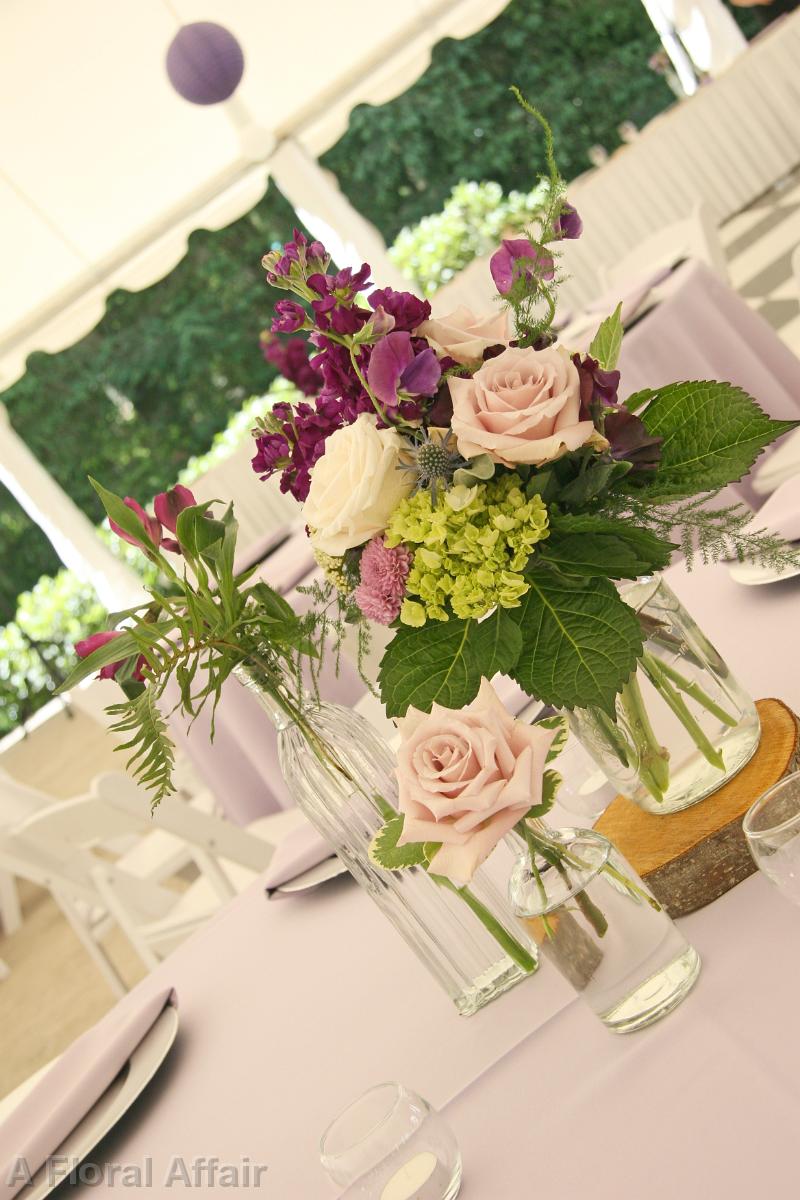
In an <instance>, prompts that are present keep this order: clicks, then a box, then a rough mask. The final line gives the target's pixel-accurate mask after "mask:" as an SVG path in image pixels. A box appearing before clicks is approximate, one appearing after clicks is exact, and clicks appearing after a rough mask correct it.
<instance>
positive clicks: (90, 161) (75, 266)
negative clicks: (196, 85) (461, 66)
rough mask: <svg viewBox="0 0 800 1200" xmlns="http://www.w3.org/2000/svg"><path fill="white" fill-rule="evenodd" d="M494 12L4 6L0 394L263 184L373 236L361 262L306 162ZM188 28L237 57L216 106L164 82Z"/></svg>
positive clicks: (82, 0) (0, 36)
mask: <svg viewBox="0 0 800 1200" xmlns="http://www.w3.org/2000/svg"><path fill="white" fill-rule="evenodd" d="M506 3H507V0H404V3H402V4H388V3H378V4H376V3H375V2H374V0H371V2H368V0H336V3H330V0H303V3H302V4H300V5H297V4H278V3H275V2H269V3H267V2H265V0H227V2H226V3H225V4H224V5H221V4H210V3H206V4H203V3H201V2H199V0H114V2H113V3H109V2H108V0H69V3H64V0H4V3H3V5H2V7H0V104H2V109H3V113H4V121H3V132H2V144H1V145H0V255H2V261H3V266H4V270H3V276H2V283H0V391H2V390H3V389H4V388H6V387H8V386H9V385H10V384H11V383H13V382H14V380H15V379H17V378H18V377H19V376H20V375H21V374H22V372H23V371H24V369H25V359H26V357H27V355H28V354H30V353H31V351H33V350H36V349H42V350H51V351H53V350H57V349H61V348H63V347H64V346H67V345H69V344H71V343H72V342H73V341H75V340H77V339H78V338H79V337H81V336H82V335H83V334H85V333H87V332H88V331H89V330H90V329H91V328H92V327H93V326H94V325H95V324H96V322H97V321H98V320H99V319H100V317H101V316H102V314H103V311H104V304H105V299H106V297H107V296H108V294H109V292H111V291H112V290H113V289H114V288H116V287H123V288H130V289H134V290H135V289H138V288H142V287H145V286H147V285H148V284H150V283H153V282H154V281H155V280H157V279H159V278H161V277H162V276H163V275H164V274H165V273H166V272H167V271H169V270H171V268H172V267H174V266H175V264H176V263H177V262H178V261H179V259H180V258H181V257H182V255H183V254H184V252H185V249H186V240H187V237H188V235H189V234H190V233H191V231H192V230H193V229H196V228H201V227H202V228H212V229H213V228H219V227H220V226H222V225H225V224H227V223H229V222H230V221H232V220H234V219H235V218H237V217H239V216H241V215H242V214H243V213H244V212H247V211H248V210H249V209H250V208H251V207H252V206H253V205H254V204H255V203H256V201H257V200H258V199H259V198H260V197H261V195H262V194H263V192H264V189H265V187H266V184H267V180H268V176H269V174H270V173H272V174H273V175H274V176H275V178H276V181H277V182H278V184H279V186H282V188H283V190H285V191H286V193H287V195H288V196H289V199H290V200H291V201H292V202H293V203H294V204H295V206H296V207H298V208H300V209H302V210H303V211H304V214H305V215H306V216H307V217H308V216H310V217H312V218H313V217H314V216H315V215H316V216H318V217H319V218H320V219H321V221H322V223H323V225H324V226H327V227H328V228H329V229H331V230H333V231H335V233H336V234H338V237H339V239H340V241H341V242H342V243H343V244H345V245H346V244H347V243H348V242H349V243H350V244H351V245H353V246H355V245H357V244H359V243H360V242H363V241H364V240H366V241H367V242H371V243H372V245H371V247H370V248H371V249H372V250H373V257H374V254H375V252H376V251H377V250H379V249H380V242H379V240H378V239H377V238H376V235H375V233H374V231H371V230H370V229H369V227H368V226H367V224H366V222H364V221H362V220H360V219H358V218H357V217H356V215H355V214H353V210H352V209H351V208H350V207H349V206H348V205H347V204H346V202H345V201H344V200H343V198H342V197H341V196H339V195H338V194H337V193H336V190H335V187H334V186H332V185H331V183H330V181H329V180H327V179H326V178H325V176H324V175H323V173H322V172H321V171H320V170H319V167H318V165H317V164H316V160H315V157H314V156H315V155H317V154H319V153H321V152H322V151H323V150H325V149H326V148H327V147H328V146H330V145H332V144H333V142H334V141H336V139H337V138H338V137H339V136H340V135H341V134H342V133H343V132H344V130H345V129H346V127H347V121H348V117H349V113H350V111H351V109H352V108H353V106H354V105H356V104H359V103H361V102H364V101H367V102H371V103H382V102H384V101H386V100H388V99H390V98H391V97H392V96H395V95H397V94H398V93H400V92H402V91H403V90H405V89H406V88H408V87H409V86H410V84H411V83H413V82H414V80H415V79H416V78H417V77H418V76H419V74H420V73H421V72H422V71H423V70H424V69H425V67H426V66H427V64H428V62H429V60H430V52H431V49H432V47H433V45H434V44H435V43H436V42H437V41H439V40H440V39H441V38H443V37H448V36H451V37H465V36H467V35H468V34H470V33H473V32H474V31H475V30H476V29H479V28H480V27H482V26H483V25H485V24H486V23H487V22H488V21H490V20H492V18H493V17H495V16H496V15H497V14H498V13H499V12H500V11H501V10H502V9H503V8H504V7H505V5H506ZM199 20H212V21H217V22H218V23H221V24H224V25H225V27H226V28H228V29H229V30H230V31H231V33H233V34H234V36H235V37H236V38H237V39H238V40H239V43H240V44H241V46H242V48H243V50H244V54H245V73H244V77H243V79H242V82H241V84H240V86H239V88H238V90H237V92H236V93H235V96H234V98H233V99H232V100H231V101H229V102H228V103H226V104H222V105H217V106H212V107H198V106H195V105H192V104H189V103H187V102H186V101H185V100H182V99H181V98H180V97H179V96H178V95H177V94H176V92H175V91H174V90H173V88H172V86H171V84H170V83H169V81H168V79H167V75H166V70H165V57H166V51H167V47H168V46H169V43H170V42H171V40H172V38H173V37H174V36H175V33H176V32H177V30H178V28H179V27H180V26H181V25H182V24H188V23H190V22H193V21H199ZM293 143H294V144H293ZM287 146H288V149H287ZM279 148H282V149H281V153H277V154H276V156H275V158H274V161H273V162H272V163H271V162H270V159H271V156H272V155H273V153H274V152H276V151H278V149H279ZM304 160H305V161H304ZM282 171H283V173H284V174H285V176H286V178H285V179H283V178H282ZM326 208H327V210H328V211H327V212H326V211H320V209H323V210H324V209H326ZM348 217H352V220H353V228H350V229H346V228H341V224H342V222H346V221H347V220H348ZM337 222H338V224H339V228H338V229H337ZM382 274H384V276H385V274H386V273H385V272H382Z"/></svg>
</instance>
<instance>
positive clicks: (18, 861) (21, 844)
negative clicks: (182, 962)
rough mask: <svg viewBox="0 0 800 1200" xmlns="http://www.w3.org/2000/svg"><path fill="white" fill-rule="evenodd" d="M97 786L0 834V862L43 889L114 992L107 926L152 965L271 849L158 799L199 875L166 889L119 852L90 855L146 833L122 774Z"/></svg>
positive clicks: (146, 816)
mask: <svg viewBox="0 0 800 1200" xmlns="http://www.w3.org/2000/svg"><path fill="white" fill-rule="evenodd" d="M122 781H124V783H123V782H122ZM126 784H127V785H129V786H127V787H126V786H125V785H126ZM96 791H97V792H99V793H100V794H99V795H98V794H93V795H90V796H86V797H82V798H80V799H77V800H68V801H65V802H63V803H61V804H55V805H52V806H51V807H50V808H48V809H46V810H44V811H43V812H40V813H38V814H36V815H34V816H32V817H30V818H28V819H27V820H26V821H23V822H22V823H21V824H20V825H18V826H16V827H15V828H14V829H13V830H11V831H9V832H8V833H7V834H6V835H5V836H4V837H3V838H0V866H6V867H7V869H10V870H13V871H14V872H15V873H16V874H18V875H21V876H23V877H25V878H29V879H31V880H32V881H33V882H34V883H38V884H39V885H40V886H42V887H46V888H48V889H49V890H50V892H51V894H52V895H53V897H54V899H55V900H56V902H57V903H58V905H59V907H60V908H61V909H62V911H63V913H64V915H65V916H66V918H67V920H68V921H69V922H70V924H71V925H72V927H73V929H75V932H76V933H77V934H78V936H79V937H80V939H81V941H82V942H83V944H84V946H85V947H86V949H87V950H88V951H89V953H90V954H91V956H92V959H93V960H94V962H95V963H96V964H97V966H98V967H99V968H100V970H101V971H102V972H103V975H104V976H105V978H106V979H107V980H108V982H109V983H110V984H111V986H112V987H113V988H114V990H115V991H116V992H117V994H121V992H122V991H124V988H125V985H124V982H123V981H122V979H121V978H120V976H119V973H118V972H117V970H116V968H115V967H114V965H113V963H112V962H111V960H110V959H109V958H108V955H107V953H106V951H105V949H104V947H103V945H102V939H103V938H104V936H105V934H106V933H107V932H108V930H109V928H110V925H111V923H112V922H116V923H117V924H118V925H119V927H120V928H121V929H122V930H123V932H124V933H125V935H126V936H127V938H128V940H129V941H130V943H131V945H132V946H133V948H134V949H135V951H136V952H137V954H138V955H139V957H140V958H141V960H142V962H143V963H144V964H145V966H146V967H147V968H148V969H152V968H153V967H155V966H156V965H157V964H158V962H160V961H161V959H162V958H164V957H165V956H166V955H167V954H169V953H170V951H171V950H173V949H174V948H175V947H176V946H178V945H179V944H180V942H182V941H183V940H184V939H185V938H186V937H188V936H189V935H190V934H191V933H193V932H194V931H195V930H196V929H198V928H199V927H200V926H201V925H202V924H204V923H205V922H206V921H207V920H208V919H209V918H210V917H211V916H213V915H214V914H215V913H216V912H217V911H218V910H219V908H220V907H221V905H222V904H223V903H225V902H226V901H227V900H228V899H230V898H231V896H233V895H235V893H236V890H237V884H238V885H239V886H241V883H242V876H244V880H245V881H246V882H249V881H250V880H252V879H253V878H255V874H256V872H258V871H261V870H263V869H264V868H265V867H266V866H267V865H268V863H269V861H270V858H271V857H272V854H273V846H272V845H271V844H270V843H269V842H267V841H265V840H264V839H263V838H259V837H256V836H255V835H254V834H252V833H248V832H246V831H245V830H242V829H237V828H236V826H233V825H230V824H228V822H226V821H223V820H221V819H220V818H217V817H214V816H210V815H209V814H206V813H200V812H198V811H197V810H195V809H192V808H190V806H188V805H186V804H184V803H182V802H181V801H174V802H173V803H169V802H165V804H164V810H163V813H162V814H161V818H160V820H161V822H162V824H163V827H164V828H168V829H169V831H170V832H171V833H172V834H173V836H174V831H175V830H177V829H179V828H182V829H183V828H185V829H186V830H187V831H188V833H189V836H190V837H191V839H192V840H193V845H192V846H191V855H192V857H193V858H194V859H195V861H196V862H197V865H198V867H199V868H200V870H201V872H202V873H201V874H200V876H199V877H198V878H197V879H196V880H195V881H194V882H193V883H191V884H190V885H189V886H188V887H187V888H186V890H184V891H180V892H179V891H175V890H173V889H171V888H167V887H165V886H163V885H162V884H161V883H159V882H158V881H156V880H154V879H152V878H148V877H146V876H139V875H137V874H134V873H133V872H132V871H131V870H129V869H127V868H126V866H125V865H124V864H125V861H126V855H123V856H122V857H121V858H120V859H119V860H118V861H117V862H111V861H107V860H106V859H104V858H101V857H99V856H98V855H97V853H96V851H97V850H98V849H102V848H103V847H104V846H107V845H109V844H111V843H112V842H113V841H114V840H115V839H120V838H123V837H130V836H131V835H135V834H137V833H138V834H139V835H140V836H143V837H146V836H149V835H150V834H151V832H152V827H153V823H152V819H151V817H150V811H149V805H148V804H147V803H142V793H140V791H139V789H138V788H137V787H136V785H135V784H133V783H132V782H131V781H130V780H127V779H126V777H124V776H120V777H114V776H111V777H106V778H105V780H103V779H102V778H101V780H99V781H98V786H97V789H96ZM283 815H285V814H281V816H283ZM223 857H224V859H225V860H227V862H226V863H225V864H224V865H223V862H222V859H223ZM232 872H237V873H238V878H237V879H235V880H234V879H232V878H231V873H232Z"/></svg>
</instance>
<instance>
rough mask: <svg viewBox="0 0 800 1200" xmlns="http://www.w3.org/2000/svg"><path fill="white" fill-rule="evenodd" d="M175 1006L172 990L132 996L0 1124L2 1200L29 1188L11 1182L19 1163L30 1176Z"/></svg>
mask: <svg viewBox="0 0 800 1200" xmlns="http://www.w3.org/2000/svg"><path fill="white" fill-rule="evenodd" d="M176 1003H177V1000H176V997H175V993H174V991H173V990H172V989H171V988H166V989H162V990H161V991H159V992H157V993H156V995H154V996H146V997H141V996H140V995H139V993H138V991H134V992H131V993H130V995H129V996H126V997H125V998H124V1000H121V1001H120V1003H119V1004H117V1005H116V1007H114V1008H112V1010H111V1012H109V1013H107V1014H106V1016H105V1017H103V1019H102V1021H99V1022H98V1024H97V1025H95V1026H93V1028H92V1029H89V1030H88V1031H87V1032H86V1033H84V1034H83V1036H82V1037H79V1038H78V1040H77V1041H76V1042H73V1043H72V1045H71V1046H70V1048H69V1049H68V1050H66V1051H65V1052H64V1054H62V1055H61V1057H60V1058H59V1059H57V1060H56V1062H55V1063H54V1064H53V1066H52V1067H51V1068H50V1069H49V1070H48V1071H46V1072H45V1073H44V1075H42V1077H41V1079H40V1080H39V1081H38V1083H36V1084H35V1086H34V1087H32V1088H31V1090H30V1091H29V1092H28V1093H27V1095H26V1096H25V1098H24V1099H23V1100H22V1101H21V1102H20V1104H19V1105H18V1107H17V1108H15V1109H14V1110H13V1112H12V1113H11V1115H10V1116H9V1117H7V1118H6V1120H5V1121H4V1122H3V1124H2V1125H0V1200H12V1198H13V1197H14V1196H17V1195H19V1193H20V1192H21V1191H23V1189H24V1188H25V1187H26V1186H27V1185H26V1181H25V1180H24V1179H23V1180H17V1181H16V1182H13V1183H12V1182H11V1180H12V1178H13V1177H14V1175H15V1173H16V1174H18V1173H19V1172H16V1171H15V1168H16V1167H17V1165H18V1162H19V1160H20V1159H21V1158H24V1159H25V1162H26V1165H27V1168H28V1170H29V1171H30V1174H31V1175H34V1174H35V1173H36V1172H37V1171H38V1170H39V1168H40V1167H41V1166H42V1165H43V1164H44V1163H45V1162H46V1161H47V1159H48V1157H49V1156H50V1155H51V1154H54V1153H55V1151H56V1150H57V1149H58V1147H59V1146H60V1145H61V1144H62V1142H63V1141H64V1140H65V1138H67V1137H68V1136H69V1134H70V1133H72V1131H73V1129H75V1127H76V1126H77V1125H78V1124H80V1122H81V1121H82V1120H83V1118H84V1117H85V1116H86V1115H87V1113H88V1112H89V1111H90V1110H91V1109H92V1108H93V1107H94V1105H95V1104H96V1103H97V1101H98V1100H99V1099H100V1097H101V1096H102V1095H103V1092H104V1091H105V1090H106V1088H108V1087H109V1086H110V1085H111V1083H113V1081H114V1079H115V1078H116V1076H117V1075H118V1074H119V1072H120V1071H121V1070H122V1068H123V1067H124V1066H125V1063H126V1062H127V1061H128V1059H129V1058H130V1056H131V1054H132V1053H133V1051H134V1050H135V1049H136V1047H137V1046H138V1045H139V1044H140V1043H141V1041H142V1039H143V1038H144V1037H145V1035H146V1034H147V1033H148V1032H149V1031H150V1030H151V1029H152V1027H153V1025H154V1024H155V1022H156V1020H157V1019H158V1017H159V1016H160V1015H161V1013H162V1012H163V1011H164V1008H165V1007H166V1005H167V1004H176Z"/></svg>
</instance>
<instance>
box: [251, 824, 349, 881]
mask: <svg viewBox="0 0 800 1200" xmlns="http://www.w3.org/2000/svg"><path fill="white" fill-rule="evenodd" d="M333 853H334V850H333V847H332V846H331V844H330V842H326V841H325V838H324V837H322V836H321V835H320V834H319V833H317V831H316V829H315V828H314V826H313V825H301V826H300V828H299V829H295V830H293V831H292V832H291V833H290V834H289V835H288V836H287V837H285V838H283V840H282V841H281V842H280V843H279V844H278V847H277V849H276V850H275V853H274V855H273V856H272V861H271V862H270V864H269V866H268V867H267V869H266V871H265V873H264V875H263V876H262V881H263V884H264V887H265V888H266V890H267V891H268V892H271V891H274V889H275V888H277V887H280V886H281V884H282V883H286V882H287V880H289V879H294V877H295V875H301V874H302V872H303V871H310V870H311V868H312V867H316V865H317V863H321V862H324V860H325V859H326V858H330V857H331V855H332V854H333Z"/></svg>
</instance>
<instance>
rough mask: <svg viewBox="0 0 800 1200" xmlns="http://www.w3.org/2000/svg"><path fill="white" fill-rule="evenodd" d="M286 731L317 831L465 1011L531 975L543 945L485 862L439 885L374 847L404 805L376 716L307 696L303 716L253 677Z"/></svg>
mask: <svg viewBox="0 0 800 1200" xmlns="http://www.w3.org/2000/svg"><path fill="white" fill-rule="evenodd" d="M242 681H243V682H245V683H246V684H247V686H248V687H249V688H250V689H251V690H252V691H253V692H254V693H255V694H256V695H257V697H258V699H259V701H260V702H261V704H262V707H263V708H264V710H265V712H266V713H267V714H268V715H269V717H270V718H271V720H272V722H273V724H274V725H275V727H276V729H277V731H278V757H279V762H280V765H281V772H282V774H283V777H284V779H285V781H286V784H287V787H288V789H289V791H290V793H291V795H292V797H293V799H294V800H295V802H296V803H297V805H298V806H299V807H300V808H301V809H302V810H303V812H304V813H305V815H306V816H307V817H308V819H309V821H310V822H311V824H312V825H313V826H314V827H315V829H316V830H317V831H318V832H319V833H320V834H321V835H322V836H323V837H324V838H325V839H326V840H327V841H328V842H330V844H331V847H332V848H333V849H334V850H335V851H336V853H337V854H338V855H339V857H340V858H341V859H342V861H343V863H344V864H345V866H346V867H347V869H348V871H349V872H350V874H351V875H352V876H353V878H354V879H355V880H356V882H357V883H358V884H360V885H361V887H362V888H363V889H364V891H365V892H366V893H367V894H368V895H369V896H370V897H371V899H372V900H374V901H375V903H376V904H377V905H378V907H379V908H380V909H381V911H382V912H383V914H384V916H386V917H387V918H388V920H389V921H391V923H392V925H393V926H394V927H395V929H396V930H397V931H398V933H400V935H401V937H403V939H404V940H405V941H406V943H407V944H408V945H409V946H410V947H411V949H412V950H413V951H414V953H415V954H416V955H417V956H418V958H420V959H421V960H422V961H423V962H424V963H425V965H426V967H427V968H428V970H429V971H430V973H431V974H432V975H433V977H434V978H435V979H436V980H437V982H438V983H439V984H440V985H441V986H442V987H443V988H444V990H445V991H446V992H447V994H448V996H449V997H450V999H451V1000H452V1001H453V1003H454V1004H455V1006H456V1008H457V1009H458V1011H459V1013H460V1014H461V1015H462V1016H470V1015H471V1014H472V1013H474V1012H477V1011H478V1009H480V1008H482V1007H483V1006H484V1005H486V1004H488V1003H489V1002H490V1001H491V1000H493V999H495V997H497V996H499V995H501V994H502V993H503V992H506V991H508V989H509V988H511V987H513V986H514V985H515V984H517V983H519V982H520V981H521V980H523V979H525V978H527V977H528V976H529V975H532V974H533V973H534V971H535V970H536V968H537V966H538V954H537V951H536V947H535V946H533V945H532V944H531V942H530V940H529V939H528V936H527V933H526V932H525V929H524V927H523V926H522V924H521V923H520V922H519V920H518V919H517V918H516V917H515V915H514V913H513V911H512V909H511V907H510V905H509V902H508V899H507V897H506V896H505V895H504V892H503V890H502V887H501V886H499V885H498V884H495V883H494V882H493V881H492V879H491V878H490V877H489V875H488V873H487V870H486V868H481V870H479V871H478V872H476V874H475V876H474V877H473V879H472V881H471V882H470V885H469V887H468V888H460V889H456V888H455V887H453V886H452V885H449V886H448V885H447V884H446V883H445V882H441V883H438V882H437V881H436V877H434V876H431V875H429V874H428V873H427V872H426V871H424V870H423V869H422V868H421V867H411V868H408V869H406V870H402V871H386V870H384V869H383V868H382V867H379V866H377V865H376V864H374V863H373V862H372V860H371V859H370V856H369V848H370V845H371V843H372V840H373V838H374V837H375V835H376V834H377V833H378V832H379V831H380V829H381V828H382V827H383V824H384V821H385V817H386V813H387V806H388V808H391V809H396V807H397V781H396V778H395V772H394V759H393V756H392V754H391V752H390V750H389V748H388V747H387V746H386V744H385V743H384V742H383V741H382V739H381V738H380V736H379V735H378V734H377V732H376V731H375V730H374V729H373V728H372V726H371V725H370V724H369V722H368V721H366V720H365V719H364V718H363V717H361V716H359V715H358V714H357V713H354V712H353V711H352V710H351V709H347V708H343V707H341V706H340V705H338V704H326V703H314V702H312V701H311V700H310V699H309V700H307V701H306V702H305V703H304V704H303V707H302V712H301V714H300V719H299V720H298V719H295V718H294V717H293V716H291V715H289V714H288V713H287V711H286V710H285V709H284V708H283V707H281V705H280V703H279V702H278V701H277V700H276V699H275V698H274V697H273V696H271V695H269V694H267V693H266V692H265V691H264V690H263V689H262V688H260V687H259V686H258V684H257V683H255V682H254V681H253V680H252V679H251V678H248V677H246V676H242Z"/></svg>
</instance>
